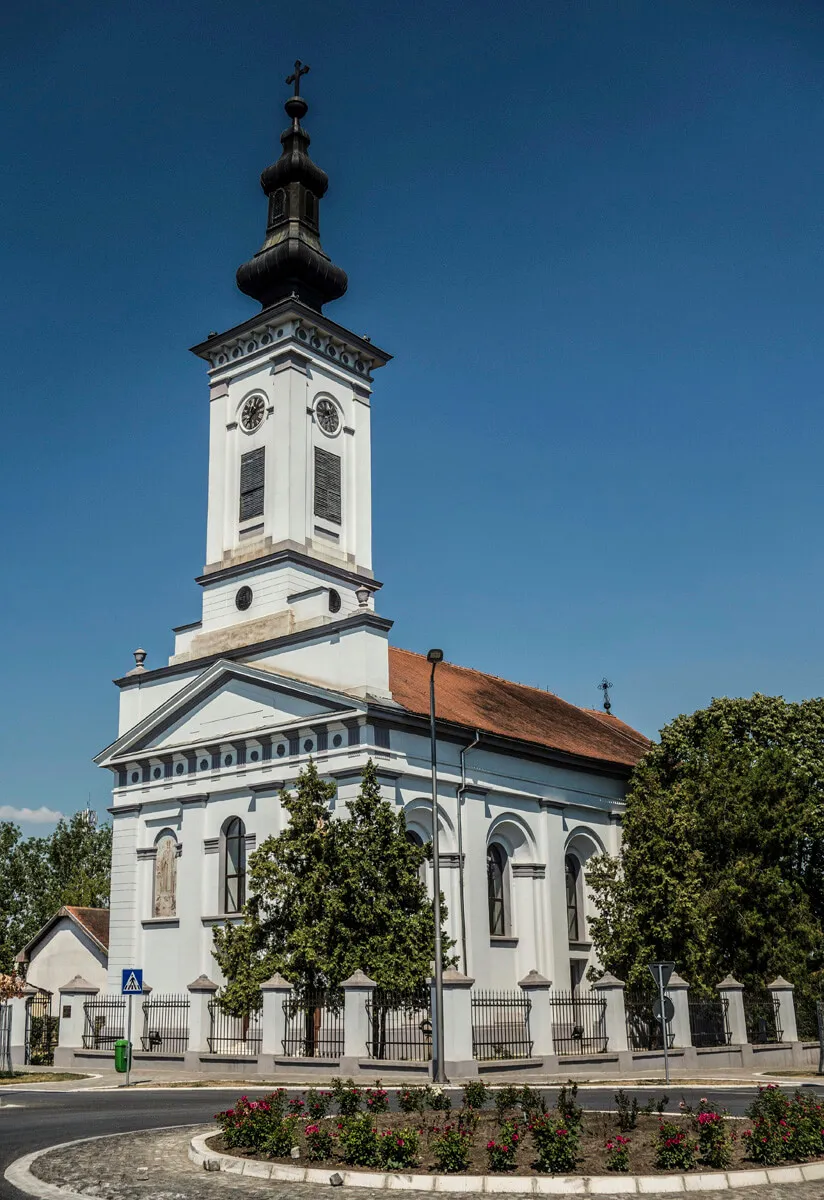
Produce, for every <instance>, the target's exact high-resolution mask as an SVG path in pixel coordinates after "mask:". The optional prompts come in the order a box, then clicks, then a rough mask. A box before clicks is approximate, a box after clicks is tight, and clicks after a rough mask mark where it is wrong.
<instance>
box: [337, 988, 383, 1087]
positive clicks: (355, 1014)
mask: <svg viewBox="0 0 824 1200" xmlns="http://www.w3.org/2000/svg"><path fill="white" fill-rule="evenodd" d="M340 986H341V987H342V988H343V1058H342V1059H341V1063H340V1068H341V1070H342V1071H348V1072H349V1073H350V1074H356V1073H357V1072H358V1070H359V1067H360V1059H362V1058H367V1057H369V1051H368V1045H369V1040H370V1038H369V1035H370V1026H369V1016H368V1014H367V1012H366V1003H367V1001H368V1000H369V1001H371V999H372V997H373V995H374V993H375V987H376V986H377V985H376V984H375V981H374V980H373V979H370V978H369V976H368V975H364V973H363V971H361V970H357V971H355V973H354V974H353V975H350V976H349V978H348V979H345V980H344V981H343V983H342V984H341V985H340Z"/></svg>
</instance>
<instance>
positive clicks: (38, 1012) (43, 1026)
mask: <svg viewBox="0 0 824 1200" xmlns="http://www.w3.org/2000/svg"><path fill="white" fill-rule="evenodd" d="M52 999H53V997H52V994H51V992H42V991H38V992H37V993H36V994H35V995H34V996H29V997H28V999H27V1000H26V1062H27V1063H29V1064H31V1065H32V1066H49V1067H50V1066H51V1065H52V1063H53V1062H54V1048H55V1046H56V1045H57V1034H58V1029H59V1026H60V1018H59V1017H58V1016H57V1015H56V1014H53V1013H52Z"/></svg>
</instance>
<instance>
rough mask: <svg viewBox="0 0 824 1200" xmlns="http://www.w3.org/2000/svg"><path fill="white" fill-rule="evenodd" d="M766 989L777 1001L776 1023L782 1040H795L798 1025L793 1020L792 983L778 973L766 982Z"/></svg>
mask: <svg viewBox="0 0 824 1200" xmlns="http://www.w3.org/2000/svg"><path fill="white" fill-rule="evenodd" d="M767 991H768V992H769V993H770V996H771V997H772V999H773V1000H774V1001H775V1000H777V1001H778V1005H777V1008H778V1023H779V1025H780V1026H781V1041H782V1042H797V1041H798V1027H797V1025H796V1021H795V1000H794V999H793V985H792V984H791V983H789V982H788V981H787V980H786V979H784V977H783V976H781V975H779V976H778V978H777V979H774V980H773V981H772V983H768V984H767Z"/></svg>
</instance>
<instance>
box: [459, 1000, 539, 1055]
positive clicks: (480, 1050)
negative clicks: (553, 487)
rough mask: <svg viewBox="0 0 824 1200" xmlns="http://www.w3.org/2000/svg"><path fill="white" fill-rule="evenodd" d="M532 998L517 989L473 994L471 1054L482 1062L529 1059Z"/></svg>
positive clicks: (530, 1052)
mask: <svg viewBox="0 0 824 1200" xmlns="http://www.w3.org/2000/svg"><path fill="white" fill-rule="evenodd" d="M531 1008H532V1001H531V1000H530V999H529V998H528V997H527V996H525V995H524V993H523V992H522V991H521V990H520V989H519V990H518V991H517V992H481V991H473V993H472V1055H473V1057H474V1058H476V1059H479V1060H481V1061H488V1060H490V1059H498V1058H529V1057H530V1056H531V1054H532V1039H531V1037H530V1036H529V1013H530V1010H531Z"/></svg>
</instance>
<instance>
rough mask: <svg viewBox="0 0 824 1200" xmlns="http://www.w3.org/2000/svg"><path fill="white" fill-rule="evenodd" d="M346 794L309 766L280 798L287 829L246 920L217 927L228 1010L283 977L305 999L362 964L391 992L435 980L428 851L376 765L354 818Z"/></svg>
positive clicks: (258, 876)
mask: <svg viewBox="0 0 824 1200" xmlns="http://www.w3.org/2000/svg"><path fill="white" fill-rule="evenodd" d="M335 790H336V789H335V784H333V783H324V781H323V780H322V779H321V778H320V776H319V775H318V772H317V768H316V767H315V765H314V763H313V762H311V761H310V763H309V764H308V766H307V767H306V768H305V769H304V770H303V771H302V772H301V774H300V776H299V778H298V781H297V784H296V787H295V791H294V792H292V793H288V792H283V793H282V795H281V803H282V805H283V807H284V809H285V810H286V811H287V813H288V814H289V823H288V824H287V826H286V828H285V829H284V830H283V831H282V832H281V833H279V834H278V835H277V836H275V837H271V838H267V840H266V841H265V842H263V844H262V845H261V846H260V847H259V849H258V850H256V851H255V853H254V854H253V855H252V856H251V858H250V860H249V896H250V898H249V901H248V903H247V905H246V909H245V913H244V921H243V923H242V924H241V925H239V926H235V927H232V926H227V927H226V928H224V929H220V928H216V929H215V931H214V943H215V948H214V954H215V958H216V960H217V962H218V965H219V966H220V969H221V971H222V972H223V974H224V975H225V976H226V979H227V981H228V983H227V986H226V988H225V989H224V992H223V995H222V1003H223V1006H224V1008H225V1009H226V1010H227V1011H228V1012H231V1013H235V1014H238V1015H240V1014H243V1013H246V1012H249V1011H250V1010H253V1009H255V1008H257V1007H259V1005H260V984H261V983H262V982H263V981H264V980H265V979H267V978H268V977H269V976H271V975H272V974H274V972H275V971H279V972H280V973H281V974H282V975H284V976H285V978H286V979H288V980H289V981H290V982H291V983H292V984H293V986H294V988H295V991H296V993H297V995H298V996H301V995H305V993H306V992H307V991H308V990H309V989H312V988H315V987H318V986H331V987H335V986H337V985H338V984H340V983H341V982H342V981H343V980H344V979H346V978H348V976H349V975H351V974H352V973H353V972H354V971H355V970H356V969H357V968H360V969H361V970H363V971H365V972H366V973H367V974H368V975H370V976H371V977H372V978H373V979H374V980H375V982H376V983H378V984H379V985H380V986H383V987H399V988H409V987H414V986H415V985H417V984H420V983H421V982H422V981H423V980H424V979H425V977H426V975H427V974H428V971H429V966H430V963H431V961H432V957H433V954H434V929H433V926H432V906H431V903H430V901H429V899H428V897H427V894H426V888H425V887H424V885H423V883H422V882H421V880H420V875H419V872H420V867H421V864H422V863H423V861H424V859H425V858H426V853H427V852H426V850H425V849H423V848H422V847H420V846H415V845H413V844H412V843H411V842H409V841H408V840H407V837H406V824H405V821H404V817H403V814H402V813H398V812H396V811H395V809H394V807H393V805H392V804H390V803H389V802H388V801H385V800H381V798H380V792H379V788H378V782H377V775H376V772H375V767H374V765H373V763H372V762H371V760H370V762H369V763H368V764H367V766H366V768H365V770H364V776H363V781H362V785H361V788H360V793H359V795H358V797H357V798H356V799H355V800H354V801H352V803H351V804H350V806H349V818H348V819H342V820H331V819H330V813H329V803H330V801H331V800H332V799H333V797H334V795H335ZM445 917H446V913H445V910H444V919H445ZM448 945H449V943H448V940H447V939H446V938H444V946H445V947H448Z"/></svg>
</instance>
